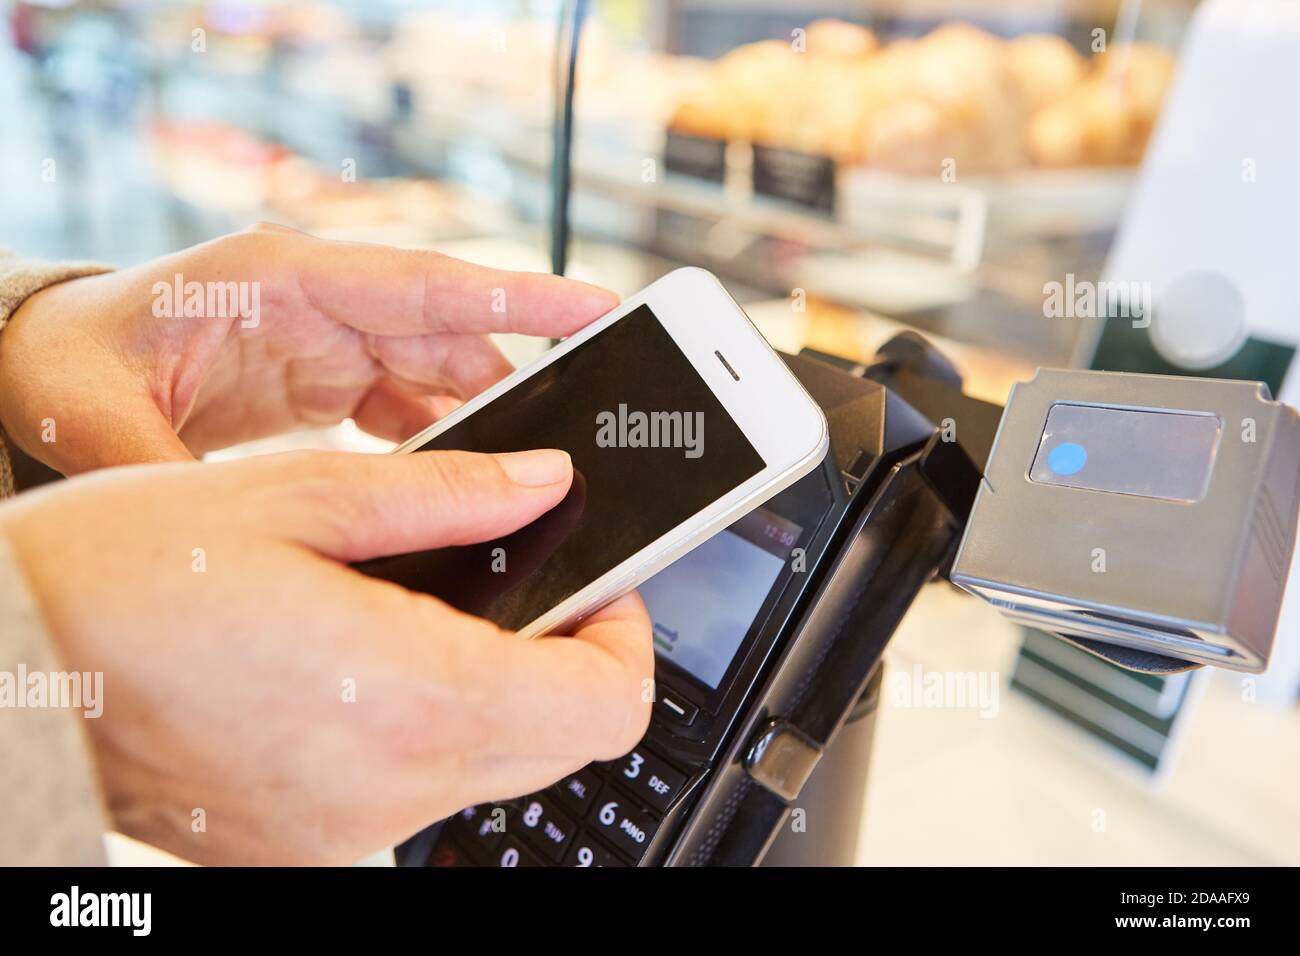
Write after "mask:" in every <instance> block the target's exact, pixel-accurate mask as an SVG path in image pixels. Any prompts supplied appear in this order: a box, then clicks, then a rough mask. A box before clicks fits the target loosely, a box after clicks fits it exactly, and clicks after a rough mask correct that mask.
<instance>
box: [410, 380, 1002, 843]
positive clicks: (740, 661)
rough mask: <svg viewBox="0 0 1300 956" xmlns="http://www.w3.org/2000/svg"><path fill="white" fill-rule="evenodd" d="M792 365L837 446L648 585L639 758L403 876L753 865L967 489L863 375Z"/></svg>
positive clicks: (574, 783) (957, 471)
mask: <svg viewBox="0 0 1300 956" xmlns="http://www.w3.org/2000/svg"><path fill="white" fill-rule="evenodd" d="M787 361H788V362H789V364H790V366H791V368H792V369H793V370H794V371H795V372H796V374H797V375H798V376H799V378H800V380H801V381H802V382H803V384H804V386H805V388H807V390H808V392H809V393H810V394H811V395H812V396H813V398H814V399H816V400H817V401H818V402H819V404H821V405H822V407H823V409H824V410H825V412H826V416H827V419H828V421H829V423H830V430H831V450H830V452H829V453H828V455H827V458H826V460H825V461H824V462H823V464H822V467H821V468H820V469H818V470H816V471H814V472H812V473H811V474H809V475H808V476H806V477H805V478H804V479H802V480H801V481H799V482H798V483H796V484H795V485H792V486H791V487H790V488H788V489H786V490H785V491H783V492H781V493H780V494H778V495H777V496H776V497H774V498H772V499H771V500H770V501H768V502H767V503H766V504H765V505H764V506H763V507H761V508H759V509H757V510H755V511H753V512H751V513H750V514H748V515H746V516H745V517H743V518H741V519H740V520H738V521H736V522H735V523H734V524H733V525H731V526H730V527H729V528H728V529H727V530H725V531H723V532H721V533H719V534H718V535H716V536H715V537H713V538H712V539H711V540H709V541H708V542H706V543H705V544H703V545H701V546H700V547H698V548H696V549H695V550H694V551H692V552H691V553H689V554H687V555H685V556H684V557H682V558H681V559H679V560H678V561H677V562H676V563H675V564H673V565H671V566H670V567H668V568H667V569H665V570H664V571H662V572H660V573H659V574H658V575H656V576H655V577H654V578H652V579H651V580H649V581H647V582H646V583H645V584H644V585H642V586H641V588H640V591H641V594H642V596H643V598H644V599H645V602H646V605H647V607H648V609H649V611H650V616H651V618H652V621H653V625H654V647H655V654H656V672H655V682H656V700H655V704H654V709H653V717H652V719H651V724H650V728H649V730H648V731H647V733H646V735H645V737H644V738H643V740H642V741H641V743H640V744H639V745H638V746H637V747H636V748H635V749H634V750H633V751H632V752H631V753H629V754H627V755H626V756H625V757H623V758H621V759H619V760H615V761H611V762H608V763H597V764H591V765H589V766H587V767H584V768H583V769H581V770H579V771H578V772H576V773H574V774H572V775H571V776H569V777H567V778H565V779H563V780H560V781H558V782H557V783H556V784H555V785H554V786H552V787H549V788H548V789H546V790H544V791H542V792H539V793H533V794H527V795H525V796H523V797H520V798H519V799H516V800H511V801H506V802H503V803H500V804H495V805H492V804H489V805H483V806H476V807H468V808H466V809H465V810H463V811H462V812H461V813H459V814H457V815H456V816H454V817H452V818H451V819H449V820H447V821H444V822H443V823H441V824H437V825H435V826H434V827H431V828H429V829H428V830H426V831H424V832H422V833H420V834H418V835H417V836H415V837H413V838H412V839H411V840H409V841H407V842H406V843H405V844H403V845H402V846H401V847H399V848H398V850H397V855H398V862H399V864H401V865H411V866H423V865H432V866H505V867H513V866H576V867H587V866H660V865H666V866H701V865H742V866H749V865H754V864H756V863H758V862H760V861H761V860H762V859H763V857H764V855H765V853H766V852H767V850H768V848H769V847H770V846H771V845H772V843H773V840H774V838H775V837H776V836H777V834H778V831H779V830H780V829H781V827H782V824H783V822H784V821H785V820H786V818H787V816H788V814H789V812H790V809H791V807H792V806H793V805H795V804H796V803H797V802H798V801H799V800H800V795H801V793H802V792H803V789H804V784H805V783H807V782H808V780H809V778H810V777H811V775H812V773H813V771H814V770H815V769H816V768H817V767H818V765H819V763H820V762H821V760H822V757H823V755H824V754H825V753H826V751H827V749H828V748H829V746H830V744H831V742H832V740H833V739H834V738H835V737H836V735H837V733H838V732H839V730H840V729H841V727H842V726H843V725H844V724H845V723H846V721H849V720H850V719H851V718H852V716H853V715H854V712H855V707H857V708H859V709H860V706H861V705H860V702H861V701H862V700H863V699H864V692H865V691H866V690H867V689H868V687H869V685H870V681H871V680H872V678H873V677H874V676H877V671H878V667H879V664H880V661H881V656H882V653H883V650H884V648H885V645H886V643H887V641H888V640H889V638H890V636H891V635H892V634H893V631H894V628H895V627H896V625H897V624H898V622H899V620H900V619H901V617H902V616H903V613H904V612H905V611H906V610H907V607H908V606H909V605H910V604H911V602H912V599H913V598H914V597H915V595H916V593H917V591H918V590H919V589H920V587H921V585H922V584H924V583H925V582H927V581H929V580H930V579H931V578H933V577H934V576H935V575H936V573H938V572H940V571H941V570H943V569H944V568H945V566H946V565H947V563H949V562H950V561H951V558H952V556H953V554H954V553H955V549H956V545H957V543H958V540H959V538H960V535H961V531H962V528H963V525H964V520H965V516H966V514H967V512H968V511H969V508H970V505H971V502H972V501H973V499H974V495H975V492H976V489H977V485H978V481H979V470H978V468H977V467H976V466H975V465H974V464H973V463H972V462H971V460H970V459H969V458H968V457H967V454H966V453H965V452H964V451H963V450H962V447H961V446H960V444H959V443H958V442H955V441H952V440H944V436H943V435H942V434H941V431H940V429H939V428H938V427H937V426H936V425H935V424H934V423H933V422H932V421H931V420H930V419H929V418H927V417H926V416H924V415H922V414H921V413H920V412H918V411H917V410H916V409H915V408H913V407H912V406H911V405H910V404H908V403H907V402H905V401H904V400H903V399H902V398H900V397H899V396H898V395H897V394H896V393H895V392H893V391H891V390H890V389H887V388H886V387H884V386H883V385H881V384H879V383H878V382H876V381H871V380H869V379H868V378H866V377H863V375H861V374H856V372H860V371H861V370H845V369H843V368H836V367H834V366H832V365H831V364H829V363H827V362H824V361H821V360H819V359H817V358H813V357H808V356H791V357H789V358H788V359H787ZM897 364H898V363H897V362H891V361H886V362H885V363H884V365H885V366H886V368H885V371H886V372H891V371H898V369H895V368H894V366H895V365H897ZM911 364H912V365H915V364H916V363H915V362H912V363H911ZM877 371H880V369H877ZM949 391H952V389H951V388H950V389H949ZM958 393H959V390H958ZM993 408H994V420H995V421H996V408H995V407H993ZM859 809H860V808H856V807H855V808H854V809H853V813H854V814H855V815H856V814H857V812H858V810H859ZM848 825H850V826H851V827H852V828H853V829H854V830H856V819H854V820H852V821H848ZM808 862H820V861H817V860H809V861H808Z"/></svg>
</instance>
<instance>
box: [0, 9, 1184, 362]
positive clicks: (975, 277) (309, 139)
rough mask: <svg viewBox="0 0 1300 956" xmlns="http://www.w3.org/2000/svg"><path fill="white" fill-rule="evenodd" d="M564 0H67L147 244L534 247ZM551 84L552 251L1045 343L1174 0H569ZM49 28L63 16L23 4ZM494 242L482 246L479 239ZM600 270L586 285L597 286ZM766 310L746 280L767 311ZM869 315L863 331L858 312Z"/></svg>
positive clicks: (595, 266) (888, 324)
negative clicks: (564, 148) (115, 132)
mask: <svg viewBox="0 0 1300 956" xmlns="http://www.w3.org/2000/svg"><path fill="white" fill-rule="evenodd" d="M572 6H573V4H572V3H561V2H558V0H488V2H479V3H473V4H467V3H461V2H437V0H431V2H427V3H405V2H396V0H381V2H373V3H360V2H344V3H304V2H276V3H271V2H252V0H220V2H217V0H212V2H182V3H157V2H148V0H145V2H133V3H109V4H96V5H94V8H93V9H94V15H95V16H97V17H99V18H101V19H102V20H105V21H109V22H112V24H113V29H114V31H115V32H116V33H117V34H118V35H119V36H120V37H121V38H122V41H123V42H121V43H120V44H119V45H118V46H119V50H120V51H123V52H120V53H119V55H118V57H117V58H118V60H119V61H120V63H121V68H122V69H123V70H124V71H125V72H127V73H128V74H130V75H132V76H133V77H134V84H133V85H134V87H135V90H136V92H135V94H134V95H135V101H134V102H133V103H132V104H130V106H129V107H128V108H127V109H126V110H125V111H124V114H123V116H122V123H123V124H124V125H126V124H130V125H131V126H135V127H139V128H140V129H141V131H142V136H141V137H140V141H141V142H142V143H144V144H145V155H144V156H143V157H142V161H141V165H142V167H143V168H144V169H145V170H146V171H147V175H148V176H149V177H150V185H151V186H153V187H154V188H156V190H157V193H158V195H159V204H160V207H161V208H165V209H166V210H167V214H166V218H167V221H168V223H169V225H168V229H169V235H170V243H171V244H175V243H178V242H186V241H196V240H198V239H202V238H206V237H207V236H208V235H211V234H213V233H215V232H216V231H220V230H221V229H222V228H231V227H238V226H239V225H242V224H244V223H246V222H248V221H252V220H255V219H258V218H266V219H273V220H276V221H281V222H287V223H290V224H294V225H299V226H301V227H303V228H307V229H311V230H313V231H317V232H323V233H326V234H330V235H349V236H355V237H359V238H370V239H376V240H379V241H389V242H401V243H406V244H425V243H446V242H457V243H460V244H461V245H459V246H457V248H464V243H470V246H471V248H481V247H482V244H483V242H484V241H487V240H492V241H495V242H498V243H507V244H509V246H510V252H509V256H510V257H511V261H513V262H517V263H518V264H521V265H527V266H532V267H538V268H543V267H545V263H546V258H545V251H544V250H545V247H546V243H547V236H548V221H549V219H550V217H551V214H552V211H553V204H552V187H553V185H554V183H553V178H552V170H553V161H554V151H553V136H552V132H553V124H554V121H555V115H556V108H557V100H556V88H557V81H558V79H559V77H558V76H557V65H558V64H559V63H560V54H561V52H562V51H561V49H560V36H559V30H558V24H559V23H560V18H561V16H562V15H564V14H565V13H566V10H567V9H568V8H571V7H572ZM580 6H582V7H583V8H584V9H585V12H586V16H585V20H584V23H583V27H582V30H581V35H580V42H579V45H578V59H577V66H576V73H575V84H574V89H573V109H574V117H575V130H576V132H575V138H574V143H573V147H572V170H573V172H572V180H573V192H572V201H571V207H570V208H571V218H572V228H573V236H574V242H575V244H576V245H575V254H574V256H573V257H572V262H573V268H574V269H577V270H579V272H580V274H582V275H584V276H586V277H589V278H596V279H598V280H602V281H605V282H607V283H608V284H611V285H614V286H615V287H616V288H621V289H623V290H624V291H630V290H631V289H633V288H636V287H639V285H640V284H642V283H643V282H644V281H646V280H648V279H649V278H652V277H653V276H654V275H657V274H659V273H661V272H662V271H665V270H666V269H668V268H671V267H672V266H674V265H677V264H683V263H691V264H698V265H703V266H706V267H708V268H711V269H713V270H714V271H715V272H717V273H718V274H719V275H720V276H721V277H722V278H723V279H724V281H727V282H728V283H729V284H732V285H735V286H736V287H737V291H738V294H740V295H741V297H742V298H743V299H745V300H746V301H747V302H749V303H751V304H754V305H755V307H756V308H757V310H758V311H760V312H763V313H764V314H770V315H773V316H778V315H780V313H781V312H782V309H781V307H780V303H781V302H783V301H784V302H786V303H787V304H788V305H789V306H790V307H789V308H786V309H784V312H785V313H786V315H785V317H784V320H783V321H782V322H779V323H778V327H777V328H774V330H773V332H774V334H776V335H777V336H778V337H779V338H781V339H782V341H786V340H791V339H793V338H797V337H803V338H811V340H813V341H815V342H816V343H817V344H819V345H821V346H823V347H825V348H827V349H828V350H831V351H838V352H840V353H845V354H850V355H856V356H865V355H869V354H871V352H872V351H874V346H875V345H876V344H878V342H879V341H881V340H883V338H885V337H887V334H886V333H887V332H889V331H892V330H894V329H896V328H897V326H898V325H900V324H901V325H905V326H910V327H916V328H920V329H922V330H924V331H927V332H929V333H930V334H932V335H936V336H939V337H940V338H941V339H943V340H944V341H945V342H946V343H951V344H952V346H953V347H954V348H957V349H959V350H960V349H963V348H966V347H969V348H973V349H976V350H979V351H980V352H981V353H984V354H986V355H987V356H988V357H990V359H991V360H993V361H995V362H996V361H997V360H998V357H999V356H1000V357H1002V358H1003V359H1007V360H1010V361H1012V362H1013V363H1015V364H1016V365H1017V366H1019V365H1023V364H1025V363H1057V364H1061V363H1064V362H1065V361H1067V360H1068V357H1069V356H1070V354H1071V352H1072V350H1073V348H1074V345H1075V343H1074V337H1075V330H1074V329H1073V328H1072V327H1071V326H1068V325H1066V324H1062V323H1051V322H1048V321H1044V319H1043V316H1042V309H1041V306H1042V296H1043V292H1042V288H1043V284H1044V282H1045V281H1048V280H1050V279H1052V278H1058V277H1059V276H1060V275H1062V274H1065V273H1071V274H1074V275H1077V276H1079V277H1080V278H1087V277H1089V276H1095V275H1096V274H1097V273H1098V271H1099V270H1100V268H1101V264H1102V262H1103V260H1104V256H1105V253H1106V250H1107V248H1108V246H1109V242H1110V238H1111V235H1112V232H1113V230H1114V227H1115V224H1116V222H1117V220H1118V217H1119V215H1120V212H1121V210H1122V209H1123V204H1124V200H1125V197H1126V195H1127V193H1128V190H1129V188H1130V186H1131V181H1132V170H1133V167H1134V165H1135V164H1136V163H1137V162H1138V161H1139V159H1140V158H1141V155H1142V150H1143V147H1144V145H1145V143H1146V140H1147V138H1148V136H1149V135H1150V131H1151V129H1152V127H1153V125H1154V124H1155V122H1156V118H1157V116H1158V115H1159V110H1160V104H1161V102H1162V99H1163V96H1164V92H1165V90H1166V89H1167V87H1168V84H1169V81H1170V78H1171V75H1172V72H1173V68H1174V62H1175V60H1174V53H1173V49H1174V48H1175V46H1176V43H1177V40H1178V38H1179V36H1180V31H1181V29H1182V24H1183V21H1184V20H1185V18H1186V15H1187V13H1188V11H1189V9H1190V7H1191V5H1190V4H1189V3H1183V2H1176V0H1148V2H1145V3H1135V2H1123V3H1120V2H1109V3H1108V2H1101V0H1096V2H1084V0H1071V2H1053V3H1045V2H1029V0H1021V2H1008V0H951V2H927V3H911V4H900V3H893V2H888V0H878V2H857V3H849V2H839V3H835V2H816V3H802V2H795V0H786V2H779V0H762V2H756V3H737V2H734V0H665V2H657V3H650V2H648V0H595V2H591V3H584V4H581V5H580ZM24 8H25V9H26V10H27V11H28V15H27V18H26V19H27V24H28V27H29V28H30V29H31V30H33V32H39V27H40V25H41V23H42V22H43V21H45V22H46V24H47V25H48V27H49V37H48V43H49V44H50V46H51V47H53V48H57V47H58V45H59V44H60V43H61V42H66V40H67V31H66V26H67V21H68V20H69V19H70V16H69V12H68V11H67V10H63V9H50V8H47V7H42V6H39V5H24ZM500 248H501V249H504V248H505V247H504V246H501V247H500ZM602 277H603V279H602ZM762 303H766V304H765V305H763V304H762ZM873 330H874V331H873Z"/></svg>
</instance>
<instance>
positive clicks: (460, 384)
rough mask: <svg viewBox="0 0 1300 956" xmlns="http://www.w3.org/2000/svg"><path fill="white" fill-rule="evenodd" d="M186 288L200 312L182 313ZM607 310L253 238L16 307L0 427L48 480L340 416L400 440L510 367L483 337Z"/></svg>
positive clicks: (573, 286) (562, 324)
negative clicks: (198, 291) (195, 287)
mask: <svg viewBox="0 0 1300 956" xmlns="http://www.w3.org/2000/svg"><path fill="white" fill-rule="evenodd" d="M177 276H180V277H181V281H182V286H181V289H182V295H181V296H179V297H178V296H176V295H175V289H176V285H177V282H176V277H177ZM188 283H201V284H202V286H201V288H202V289H203V290H204V293H205V294H204V296H203V301H202V303H201V305H200V306H199V311H202V312H204V313H205V316H197V317H189V318H186V317H184V316H185V307H186V301H187V299H188V298H189V296H188V293H186V292H185V287H186V284H188ZM224 284H232V285H224ZM208 291H213V292H216V293H220V295H221V301H220V302H218V301H216V300H215V299H214V300H213V301H211V302H209V300H208V297H207V292H208ZM231 293H234V294H233V295H232V294H231ZM241 296H242V299H241ZM193 301H194V304H198V303H197V300H193ZM617 302H618V300H617V298H616V297H615V296H614V295H613V294H612V293H609V292H606V291H604V290H602V289H598V288H596V287H594V286H589V285H585V284H583V283H580V282H574V281H571V280H568V279H562V278H557V277H555V276H549V275H540V274H532V273H523V272H502V271H499V270H495V269H487V268H483V267H480V266H475V265H470V264H469V263H465V262H460V261H458V260H455V259H450V258H448V257H446V256H442V255H438V254H437V253H432V252H413V251H405V250H400V249H393V248H388V247H385V246H375V245H365V244H360V243H342V242H328V241H325V240H321V239H316V238H313V237H312V236H308V235H306V234H304V233H300V232H295V231H294V230H292V229H287V228H285V227H282V226H257V227H254V228H253V229H250V230H248V231H245V232H241V233H236V234H234V235H231V236H226V237H224V238H221V239H217V240H215V241H213V242H209V243H205V244H204V245H201V246H195V247H194V248H192V249H187V250H185V251H183V252H179V253H177V254H175V255H172V256H167V257H165V258H162V259H157V260H154V261H152V262H148V263H145V264H144V265H141V266H137V267H136V268H133V269H126V270H123V271H121V272H113V273H107V274H105V275H99V276H91V277H88V278H84V279H76V280H73V281H70V282H65V283H62V284H60V285H55V286H52V287H50V288H48V289H46V290H44V291H43V292H40V293H37V294H36V295H34V296H32V297H31V298H30V299H28V300H27V301H26V302H25V303H24V304H23V305H22V307H21V308H19V309H18V311H17V312H15V313H14V315H13V317H12V318H11V320H10V324H9V327H8V328H7V329H6V330H5V332H4V334H3V336H0V382H4V383H5V385H4V388H3V389H0V423H2V424H3V425H4V427H5V429H6V430H7V431H8V433H9V435H10V437H11V438H13V439H14V441H16V442H17V444H18V445H19V446H20V447H21V448H22V449H23V450H24V451H26V452H27V453H28V454H29V455H31V456H32V457H34V458H37V459H39V460H41V461H43V462H45V463H46V464H47V465H50V466H51V467H53V468H55V469H57V470H59V471H62V472H63V473H65V474H76V473H79V472H82V471H87V470H90V469H92V468H98V467H104V466H108V465H118V464H126V463H137V462H160V461H176V460H185V459H188V458H190V457H192V456H195V455H201V454H202V453H203V452H205V451H210V450H212V449H214V448H221V447H225V446H227V445H232V444H236V443H238V442H241V441H248V440H251V439H254V438H259V437H263V436H266V435H273V434H278V433H280V432H283V431H286V430H288V429H292V428H297V427H302V426H306V425H323V424H331V423H334V422H338V421H341V420H342V419H344V418H347V417H352V418H355V419H356V421H357V424H358V425H359V426H360V427H361V428H363V429H365V430H366V431H368V432H371V433H372V434H376V435H379V436H381V437H384V438H391V439H394V440H399V439H403V438H408V437H410V436H411V435H413V434H415V433H416V432H417V431H419V430H420V429H422V428H424V427H426V426H427V425H429V424H430V423H432V422H433V421H434V420H436V418H437V417H438V415H439V414H440V413H443V412H445V411H446V410H447V407H448V404H447V403H446V402H439V401H438V400H437V399H438V397H450V398H451V399H452V400H453V401H451V403H450V404H451V406H453V407H454V404H455V401H454V400H455V399H465V398H469V397H470V396H472V395H474V394H477V393H478V392H480V391H482V390H483V389H484V388H486V387H487V386H489V385H491V384H492V383H493V382H496V381H498V380H499V379H500V378H502V377H503V376H505V375H507V374H508V373H509V372H510V371H511V366H510V363H509V362H507V361H506V359H505V358H504V357H503V356H502V355H501V353H500V352H499V351H498V350H497V349H496V347H495V346H494V345H493V344H492V343H491V341H490V340H489V339H488V338H487V336H486V335H485V333H488V332H506V331H509V332H520V333H524V334H528V335H542V336H553V337H562V336H565V335H568V334H570V333H572V332H574V331H575V330H577V329H579V328H581V327H582V326H584V325H586V324H587V323H588V322H590V321H591V320H592V319H595V318H597V317H598V316H600V315H602V314H603V313H605V312H607V311H609V310H610V309H612V308H613V307H614V306H615V305H616V304H617ZM219 305H223V306H227V307H226V308H218V306H219ZM254 306H255V308H254ZM241 307H242V308H243V313H240V312H238V311H237V310H238V309H240V308H241ZM208 313H213V314H208ZM215 313H221V314H220V315H217V314H215ZM50 423H52V425H53V427H52V428H50V427H49V425H50ZM51 436H52V437H53V439H54V440H53V441H50V438H51Z"/></svg>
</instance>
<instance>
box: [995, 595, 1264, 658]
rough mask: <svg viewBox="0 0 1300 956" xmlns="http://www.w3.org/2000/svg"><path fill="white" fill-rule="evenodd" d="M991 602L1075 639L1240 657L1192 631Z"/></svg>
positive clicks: (1018, 618)
mask: <svg viewBox="0 0 1300 956" xmlns="http://www.w3.org/2000/svg"><path fill="white" fill-rule="evenodd" d="M988 600H989V603H990V604H992V605H993V606H994V607H996V608H998V609H999V610H1000V611H1002V613H1003V614H1004V615H1006V616H1007V617H1008V618H1011V619H1012V620H1014V621H1016V622H1017V623H1020V624H1027V625H1029V626H1031V627H1037V628H1041V629H1045V630H1048V631H1059V632H1061V633H1064V634H1069V635H1072V636H1076V637H1090V638H1096V639H1098V640H1103V641H1111V642H1115V641H1118V640H1122V639H1124V638H1128V639H1130V640H1134V641H1143V642H1149V643H1153V644H1159V645H1161V646H1163V647H1167V648H1169V649H1170V650H1171V651H1180V652H1182V653H1184V654H1190V655H1192V656H1193V657H1197V658H1203V657H1205V656H1214V657H1218V658H1222V659H1225V660H1227V659H1230V658H1234V657H1240V656H1241V655H1240V654H1238V653H1237V652H1236V651H1234V650H1232V649H1231V648H1227V647H1221V646H1219V645H1217V644H1211V643H1210V642H1208V641H1206V640H1204V639H1203V638H1200V637H1197V636H1196V635H1195V634H1193V633H1192V632H1191V631H1180V630H1175V629H1173V628H1166V627H1161V626H1159V625H1156V624H1150V623H1146V622H1142V623H1139V622H1136V621H1130V620H1125V619H1122V618H1117V617H1114V616H1112V615H1106V614H1100V613H1098V612H1096V611H1089V610H1085V609H1083V608H1070V609H1065V608H1062V609H1059V610H1054V609H1049V608H1043V607H1030V606H1028V605H1025V604H1018V603H1016V602H1015V601H1007V600H1004V599H1001V598H989V599H988Z"/></svg>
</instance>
